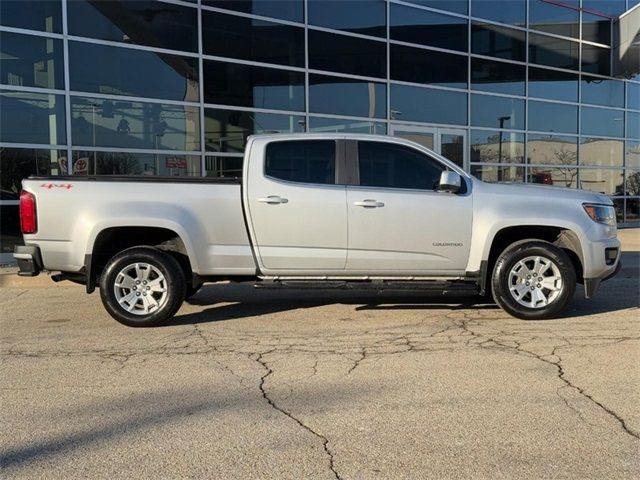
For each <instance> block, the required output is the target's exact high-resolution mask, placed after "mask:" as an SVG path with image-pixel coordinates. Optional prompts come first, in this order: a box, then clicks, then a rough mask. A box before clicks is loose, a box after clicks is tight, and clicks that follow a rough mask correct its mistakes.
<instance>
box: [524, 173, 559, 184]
mask: <svg viewBox="0 0 640 480" xmlns="http://www.w3.org/2000/svg"><path fill="white" fill-rule="evenodd" d="M529 183H541V184H543V185H553V178H551V172H536V173H532V174H530V176H529Z"/></svg>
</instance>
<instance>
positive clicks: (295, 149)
mask: <svg viewBox="0 0 640 480" xmlns="http://www.w3.org/2000/svg"><path fill="white" fill-rule="evenodd" d="M265 174H266V175H269V176H270V177H275V178H279V179H281V180H288V181H290V182H302V183H321V184H334V183H335V182H336V143H335V142H334V141H332V140H297V141H292V142H272V143H269V144H268V145H267V149H266V153H265Z"/></svg>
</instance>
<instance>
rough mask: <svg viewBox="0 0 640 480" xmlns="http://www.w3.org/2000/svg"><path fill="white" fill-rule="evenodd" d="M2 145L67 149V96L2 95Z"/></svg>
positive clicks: (0, 135) (9, 93) (0, 109)
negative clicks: (26, 144) (28, 145)
mask: <svg viewBox="0 0 640 480" xmlns="http://www.w3.org/2000/svg"><path fill="white" fill-rule="evenodd" d="M0 142H11V143H40V144H45V145H64V144H65V143H66V134H65V120H64V96H62V95H48V94H44V93H26V92H6V91H5V92H0Z"/></svg>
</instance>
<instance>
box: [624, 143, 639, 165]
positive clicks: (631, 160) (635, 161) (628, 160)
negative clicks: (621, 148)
mask: <svg viewBox="0 0 640 480" xmlns="http://www.w3.org/2000/svg"><path fill="white" fill-rule="evenodd" d="M625 165H626V166H627V167H634V168H640V142H625Z"/></svg>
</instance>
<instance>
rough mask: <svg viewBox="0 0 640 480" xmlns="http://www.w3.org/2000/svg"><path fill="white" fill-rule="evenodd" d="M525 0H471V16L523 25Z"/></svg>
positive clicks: (525, 7)
mask: <svg viewBox="0 0 640 480" xmlns="http://www.w3.org/2000/svg"><path fill="white" fill-rule="evenodd" d="M526 9H527V3H526V1H525V0H471V16H473V17H478V18H486V19H487V20H493V21H495V22H502V23H510V24H512V25H523V26H524V25H525V18H526Z"/></svg>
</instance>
